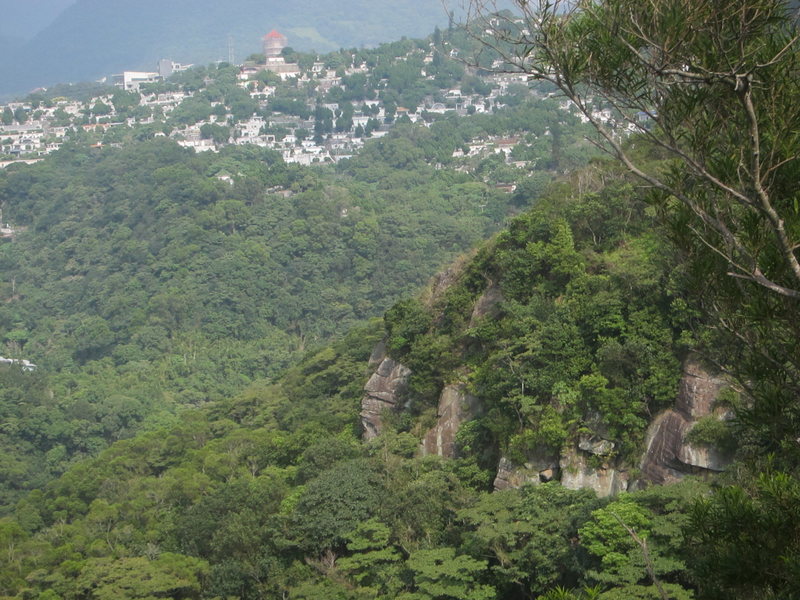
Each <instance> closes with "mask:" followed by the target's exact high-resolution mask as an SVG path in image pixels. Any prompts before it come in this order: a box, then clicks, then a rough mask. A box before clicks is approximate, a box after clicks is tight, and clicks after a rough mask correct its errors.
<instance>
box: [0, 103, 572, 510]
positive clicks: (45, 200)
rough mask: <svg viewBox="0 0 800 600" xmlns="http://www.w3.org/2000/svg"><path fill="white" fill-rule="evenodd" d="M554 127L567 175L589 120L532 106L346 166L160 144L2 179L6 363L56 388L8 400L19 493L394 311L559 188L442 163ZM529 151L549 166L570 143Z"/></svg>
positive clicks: (405, 136)
mask: <svg viewBox="0 0 800 600" xmlns="http://www.w3.org/2000/svg"><path fill="white" fill-rule="evenodd" d="M554 123H556V124H557V123H562V124H560V125H558V126H559V127H560V128H562V129H563V130H564V135H563V136H562V138H563V139H562V146H563V154H564V156H565V160H566V159H567V158H569V157H571V158H569V160H571V161H573V162H580V161H581V160H585V157H586V156H587V152H586V149H585V143H584V142H582V141H581V137H580V135H581V131H584V129H583V128H582V126H581V125H580V123H579V122H578V121H577V119H575V118H574V117H572V116H570V115H569V114H566V113H564V112H563V111H560V110H558V109H557V108H556V106H555V105H554V104H549V105H548V104H547V103H541V102H539V103H536V104H534V103H533V102H528V103H524V104H522V105H520V106H518V107H516V108H514V109H511V110H510V112H507V113H504V112H501V113H498V114H497V115H482V116H481V115H476V116H474V117H470V118H466V119H462V120H458V119H452V120H447V121H443V122H441V123H437V124H435V126H434V127H432V128H430V129H427V128H424V127H421V126H411V125H409V126H406V127H400V128H398V129H397V131H396V132H395V133H393V134H392V135H390V136H389V137H386V138H383V139H381V140H376V141H374V142H372V143H370V144H368V145H367V148H366V149H365V151H364V152H363V154H362V155H360V156H358V157H357V158H354V159H352V160H351V161H349V162H346V163H340V165H339V166H338V167H336V168H335V169H334V168H333V167H327V168H323V167H320V168H312V169H309V168H303V167H298V166H296V165H295V166H287V165H285V164H284V163H283V161H282V160H281V159H280V157H279V156H277V155H276V154H275V153H273V152H270V151H268V150H264V149H258V148H253V147H249V148H248V147H245V148H233V147H231V148H226V149H224V150H223V151H222V152H220V153H218V154H217V153H206V154H197V155H196V154H194V153H193V152H192V151H190V150H185V149H182V148H180V147H179V146H177V145H176V144H175V143H174V142H171V141H168V140H165V139H163V138H161V139H159V138H156V139H154V140H151V141H145V142H137V141H135V140H130V142H129V143H128V144H127V145H124V146H123V147H121V148H108V147H103V148H91V147H89V145H88V143H87V142H77V143H75V144H73V145H71V146H69V147H65V148H64V149H62V150H61V151H60V152H59V153H57V154H56V155H54V156H53V157H51V158H50V159H48V160H47V161H45V162H43V163H40V164H37V165H33V166H26V165H23V166H22V167H21V168H17V167H15V168H14V169H9V170H8V171H3V172H0V207H2V210H3V215H4V218H5V219H6V221H11V222H14V223H15V224H16V226H17V227H19V228H21V229H23V230H22V231H21V232H19V233H18V234H17V235H16V236H15V238H14V239H13V241H6V242H5V243H4V244H3V245H2V246H0V262H1V263H2V273H3V275H2V283H0V295H2V298H3V303H2V305H0V336H2V341H3V343H4V344H5V348H4V355H6V356H10V357H13V358H25V359H27V360H31V361H32V362H34V363H35V364H37V365H39V371H37V373H36V374H35V378H37V380H38V383H36V384H35V385H33V386H32V387H31V389H25V386H23V387H22V388H19V387H18V385H20V384H18V383H14V384H13V385H12V384H10V383H9V386H10V387H11V388H13V389H14V390H15V391H13V392H12V391H8V392H7V393H6V398H5V399H4V402H3V406H4V411H5V417H4V418H5V419H6V422H7V425H6V427H5V428H4V430H3V434H2V437H3V447H4V448H5V450H6V456H7V462H6V463H5V465H4V467H3V472H4V480H5V481H4V484H3V488H4V489H3V493H4V494H8V493H12V497H13V492H12V490H18V489H26V488H29V487H31V486H36V485H41V484H43V483H44V482H45V481H46V480H47V479H48V478H49V477H51V476H52V474H54V473H58V472H59V471H60V470H61V469H63V467H64V466H65V465H66V464H67V463H68V462H69V461H70V460H73V459H77V458H79V457H83V456H86V455H91V454H94V453H96V452H97V451H98V450H100V449H101V448H102V447H104V446H105V445H106V444H107V443H109V442H111V441H114V440H116V439H120V438H123V437H128V436H130V435H131V434H132V433H133V432H134V431H135V430H136V429H137V428H138V427H139V425H140V424H141V423H142V422H143V421H147V423H146V425H147V426H151V425H153V424H157V423H158V422H159V420H160V419H164V418H170V417H169V415H173V416H174V413H175V411H176V410H177V409H178V408H179V407H181V406H187V405H188V406H190V405H197V404H202V403H205V402H208V401H213V400H221V399H224V398H226V397H229V396H230V395H232V394H234V393H236V392H237V391H238V390H241V389H242V388H243V387H244V386H245V385H247V384H248V383H249V382H250V381H252V380H253V379H256V378H261V377H267V376H273V375H276V374H277V373H279V372H280V371H281V370H282V369H284V368H285V367H286V366H287V365H288V364H290V363H291V362H292V361H293V360H294V359H296V357H297V356H298V354H299V353H301V352H302V351H303V349H304V348H307V347H314V346H317V345H319V344H320V343H322V341H323V340H327V339H329V338H330V337H331V336H332V335H335V334H342V333H344V332H346V331H347V330H348V329H349V328H350V327H352V326H353V325H355V324H357V323H359V322H363V321H364V320H365V319H367V318H369V317H372V316H376V315H380V314H381V313H382V312H383V311H385V310H386V309H387V308H388V307H389V306H390V305H391V303H392V302H394V301H395V300H397V299H398V298H401V297H403V296H404V295H407V294H410V293H412V292H414V291H415V290H416V289H418V287H419V286H421V285H422V284H423V283H424V282H425V281H426V280H427V279H428V278H429V277H430V276H431V274H433V273H434V272H435V271H436V270H437V269H439V268H440V267H441V266H442V265H444V264H445V263H446V262H447V261H449V260H451V259H452V258H453V257H454V256H456V255H457V254H459V253H462V252H465V251H467V250H469V249H470V248H472V247H473V246H474V245H475V244H476V243H477V242H478V241H480V240H481V239H483V238H485V237H486V236H487V235H489V234H490V233H491V232H492V231H494V230H496V229H497V228H498V227H499V226H500V225H501V224H502V222H503V220H504V219H505V218H506V216H507V215H509V214H511V213H513V212H515V211H518V210H519V207H520V206H524V205H525V204H527V203H528V202H530V201H531V200H532V199H533V198H534V197H535V194H536V193H537V192H536V190H537V189H540V188H541V186H542V185H543V182H546V181H547V179H548V178H549V177H551V176H552V171H549V170H548V169H549V168H550V167H551V166H552V165H550V164H549V161H546V160H542V164H541V166H540V168H539V170H538V171H537V172H536V173H537V177H532V178H530V181H531V182H532V183H535V185H533V186H528V187H527V188H525V187H524V186H523V187H521V189H520V191H519V192H518V193H515V194H510V193H507V192H504V191H500V190H498V189H496V188H495V186H494V183H495V182H496V181H498V179H499V180H505V179H507V178H509V177H512V178H513V177H516V176H517V175H516V173H515V172H516V171H519V172H520V173H521V172H522V171H521V170H517V169H514V168H512V167H508V166H507V165H506V164H505V162H504V161H503V160H499V161H497V160H494V159H493V158H487V159H483V160H482V162H480V163H479V164H476V165H475V169H476V173H475V174H470V173H460V172H455V171H454V170H451V169H441V168H439V169H437V168H435V167H434V166H431V165H433V164H435V163H437V162H445V163H447V162H449V161H451V160H452V158H451V157H452V154H453V151H454V150H455V149H456V148H458V147H460V146H461V145H463V144H465V143H467V142H468V141H469V140H470V139H472V137H473V136H478V135H486V134H487V133H491V134H497V133H502V132H512V131H518V130H530V131H533V130H535V129H537V128H538V129H540V130H541V129H542V128H546V127H548V126H551V125H550V124H554ZM581 148H583V149H581ZM527 152H528V153H529V154H530V156H529V158H532V159H533V160H534V161H536V160H538V158H537V157H541V158H543V159H546V158H547V157H549V156H550V152H551V144H550V143H548V142H547V141H544V143H537V144H531V145H530V146H529V147H528V148H527ZM476 160H477V159H476ZM509 172H510V174H509ZM220 173H226V174H229V176H232V177H233V183H232V184H230V183H227V182H225V181H221V180H219V179H218V178H217V177H216V176H217V175H218V174H220ZM537 182H538V183H537ZM45 389H46V390H47V391H46V392H45V391H44V390H45ZM20 397H26V398H28V401H26V402H24V403H22V404H19V403H18V398H20ZM7 498H8V497H7ZM6 502H8V499H6Z"/></svg>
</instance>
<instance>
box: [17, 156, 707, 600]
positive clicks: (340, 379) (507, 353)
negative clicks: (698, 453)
mask: <svg viewBox="0 0 800 600" xmlns="http://www.w3.org/2000/svg"><path fill="white" fill-rule="evenodd" d="M595 174H596V175H597V179H596V180H595V181H594V183H593V186H592V187H593V189H592V193H590V194H587V195H585V196H582V197H578V196H576V195H575V194H574V193H573V192H572V191H571V189H572V188H571V186H570V185H569V184H568V183H567V182H564V183H561V184H558V185H555V186H554V187H552V188H551V189H550V191H549V192H548V193H547V194H546V195H545V196H544V197H543V198H542V199H540V201H539V202H538V205H537V207H536V208H535V209H533V210H532V211H531V212H529V213H527V214H525V215H524V216H521V217H519V218H517V219H515V220H514V221H513V222H512V223H511V224H510V228H509V230H508V231H507V232H504V233H502V234H500V235H499V236H498V237H496V238H495V239H494V240H493V241H491V242H489V243H488V244H487V245H485V246H484V247H483V248H482V249H481V250H480V251H479V252H478V254H477V256H475V257H474V258H473V259H470V260H469V261H468V262H466V263H465V264H464V265H463V266H462V267H461V268H459V269H457V274H456V275H454V276H453V277H454V279H453V280H452V282H451V284H450V285H449V286H447V288H446V289H445V290H444V291H443V292H440V293H439V295H438V296H436V298H435V299H434V300H432V301H430V302H428V303H427V304H423V303H420V301H418V300H404V301H402V302H401V303H399V304H397V305H395V307H394V308H392V309H391V310H390V311H389V312H388V314H387V317H386V323H385V329H384V325H382V324H381V323H380V322H375V323H373V324H372V325H371V326H370V327H369V328H367V329H360V330H354V331H352V332H351V333H350V334H348V335H347V336H345V337H344V338H343V339H342V340H341V341H339V342H336V343H335V344H334V345H332V346H330V347H327V348H325V349H323V350H320V351H316V352H313V353H311V354H309V355H307V356H306V358H305V359H304V360H303V361H302V362H301V363H300V364H299V365H298V366H296V367H293V368H291V369H290V370H289V371H288V372H287V373H286V374H285V375H284V376H283V377H282V378H281V379H280V380H279V381H277V382H276V383H273V384H270V383H268V382H266V381H263V382H257V383H254V384H252V385H251V386H250V387H249V388H248V389H246V390H245V391H243V392H241V393H239V394H237V395H235V396H233V397H232V398H231V399H228V400H222V401H219V402H216V403H213V405H210V406H208V407H207V408H205V409H203V410H201V411H190V412H184V413H183V414H182V423H180V424H177V425H173V426H170V427H168V428H166V429H161V430H157V431H154V432H152V433H150V434H146V435H144V436H142V437H139V438H136V439H134V440H130V441H125V442H119V443H117V444H115V445H114V446H113V447H112V448H111V449H109V450H106V451H105V452H104V453H102V454H101V455H100V457H99V458H98V459H97V460H92V461H88V462H84V463H82V464H81V465H77V466H75V467H73V468H72V469H71V470H70V471H68V472H67V473H66V474H65V475H64V476H62V477H61V478H60V479H59V480H58V481H56V482H54V483H53V484H51V485H49V486H47V487H46V488H45V490H43V491H42V492H35V493H34V494H33V495H31V496H29V497H28V498H27V499H26V500H23V501H22V502H21V504H19V505H18V507H17V509H16V511H15V513H14V517H13V519H14V520H9V521H8V527H9V529H8V531H9V535H12V536H14V539H16V540H18V542H17V543H18V544H19V550H18V551H17V552H16V553H15V555H14V560H13V561H11V563H7V564H8V567H9V569H11V570H10V571H8V572H9V573H12V572H15V573H16V575H14V576H11V577H9V578H8V579H6V584H5V585H6V586H7V587H6V590H7V591H6V593H12V594H13V593H18V592H19V591H20V590H22V589H23V588H24V587H25V586H33V588H34V589H40V590H42V591H44V590H45V589H51V590H52V591H53V592H55V593H56V594H58V595H59V597H64V598H71V597H84V596H87V597H98V598H102V597H112V596H113V597H144V596H145V595H151V596H160V595H167V596H170V597H201V596H202V597H206V596H207V597H213V596H234V597H241V598H259V597H280V595H281V594H289V595H290V596H291V597H295V598H361V597H373V596H375V595H376V594H377V595H378V596H381V597H398V598H399V597H408V598H437V597H452V598H493V597H503V598H526V597H529V596H530V595H537V594H541V593H545V592H546V591H547V590H548V589H549V588H551V587H553V586H555V585H564V586H580V585H589V586H592V585H595V584H598V585H600V586H601V587H602V588H603V589H605V588H606V587H608V586H611V588H612V589H617V590H626V592H625V593H637V592H636V590H640V589H641V590H643V591H646V590H647V585H648V583H647V576H646V573H645V570H644V567H643V565H642V563H641V557H640V556H639V555H638V552H637V547H636V545H635V544H632V543H630V540H628V539H627V538H626V537H625V536H624V535H622V536H619V535H617V534H616V533H615V532H614V531H613V519H612V518H611V517H610V515H612V514H621V515H622V516H623V518H624V519H625V520H626V522H628V523H630V524H632V525H634V524H635V526H636V527H637V528H638V529H639V530H640V531H645V530H647V531H652V532H653V533H652V536H651V537H650V544H651V552H652V553H653V556H654V557H655V560H656V565H657V569H658V574H659V576H660V577H662V579H663V580H664V581H665V582H666V583H665V585H667V588H668V589H669V590H670V591H671V592H672V591H674V593H676V594H677V595H678V596H677V597H689V595H688V594H689V592H688V591H686V589H690V588H691V587H692V586H693V584H692V580H691V574H690V572H689V571H688V567H687V563H685V562H684V561H685V559H686V556H685V555H684V552H685V551H684V550H683V549H681V544H682V540H683V535H684V534H683V533H682V532H681V529H680V523H681V522H685V521H687V520H688V519H689V516H688V514H687V513H686V511H687V507H688V505H689V503H690V502H691V500H692V498H695V497H697V495H698V494H700V493H702V490H703V489H704V487H703V485H701V484H699V483H687V484H685V485H681V486H677V487H674V488H669V489H665V490H655V491H648V492H642V493H638V494H633V495H631V496H630V497H629V498H626V499H623V500H617V501H610V500H608V499H606V500H597V499H595V498H594V494H593V493H591V492H589V491H569V490H566V489H563V488H561V487H560V486H559V484H558V483H555V482H554V483H552V484H546V485H543V486H542V487H538V488H529V489H527V490H526V491H522V492H520V491H518V490H509V491H506V492H502V493H490V492H489V489H490V487H491V479H492V477H493V475H494V469H495V468H496V460H497V456H498V454H499V453H500V452H504V453H509V452H510V453H511V454H515V455H521V454H524V453H525V452H526V451H528V450H529V449H530V448H531V447H533V446H536V445H545V446H553V447H558V446H560V445H562V444H563V443H564V442H565V440H566V439H567V438H569V437H572V436H574V435H576V434H577V432H578V431H579V430H580V429H582V428H583V427H585V425H586V424H585V423H584V422H582V418H583V416H584V415H585V414H586V411H587V410H590V411H591V410H596V411H598V412H599V414H600V415H601V416H602V418H603V419H604V420H605V421H606V422H607V424H608V426H609V427H610V428H611V429H612V432H613V433H612V435H614V436H616V437H615V438H614V439H618V440H619V441H620V443H621V446H620V452H621V453H623V454H628V455H632V454H634V453H635V452H636V451H638V450H640V448H641V441H642V437H641V436H642V431H643V428H644V426H645V425H646V422H647V415H648V413H651V412H654V411H657V410H659V409H660V408H663V407H665V406H666V405H668V404H669V403H670V402H671V400H672V399H673V398H674V395H675V393H676V387H677V376H678V364H679V360H680V358H681V356H682V352H683V350H682V348H684V346H682V345H681V343H680V342H679V337H680V335H681V332H682V331H684V327H683V326H684V325H685V324H686V323H687V322H688V320H690V319H689V317H688V316H687V315H686V314H685V312H684V311H681V310H680V309H679V308H678V307H679V306H680V302H679V300H680V297H681V290H680V286H679V284H678V283H677V281H678V280H679V279H680V278H679V277H678V278H677V279H675V276H674V275H673V274H671V267H670V261H669V260H668V258H669V252H668V251H667V250H666V246H665V245H664V241H663V240H662V239H661V238H660V237H659V234H658V233H657V231H656V230H655V229H654V228H655V222H654V218H653V216H652V214H650V215H648V213H647V211H646V210H645V205H644V204H643V203H642V202H641V201H640V200H639V199H638V198H637V197H636V194H635V193H634V192H633V190H632V189H631V188H630V186H628V185H627V184H626V183H625V182H624V181H620V182H619V183H615V184H613V185H611V186H609V187H604V186H602V185H601V184H600V183H599V182H600V180H602V179H603V178H604V177H605V176H611V171H609V168H608V167H607V166H606V167H602V168H600V169H599V170H595ZM615 177H619V174H617V175H615ZM670 279H672V280H674V281H676V283H675V284H672V285H669V286H666V287H667V288H668V289H670V290H671V291H668V292H666V293H665V292H664V291H663V290H664V287H665V281H668V280H670ZM487 282H494V283H496V284H497V285H499V286H500V288H501V289H502V294H503V296H504V298H505V299H504V300H503V302H502V304H501V305H500V308H499V310H500V312H499V313H496V314H495V315H494V316H493V317H492V318H488V319H485V320H483V321H480V322H478V323H473V324H469V319H470V313H471V312H472V310H473V305H474V303H475V301H476V299H477V297H478V295H480V292H481V290H483V289H485V288H486V286H487ZM426 307H427V308H426ZM384 336H388V338H387V339H388V345H389V348H390V352H391V353H392V354H393V355H394V356H396V357H397V358H398V359H401V360H404V361H407V363H408V364H409V365H410V366H411V367H412V368H413V369H414V371H415V374H414V377H413V378H412V386H411V392H410V393H411V397H410V406H409V409H408V410H407V411H405V412H404V413H403V414H402V415H398V417H399V418H398V419H395V420H394V421H393V422H392V423H391V424H387V427H386V429H385V430H384V432H383V433H382V435H381V436H379V437H378V438H376V439H374V440H372V441H371V442H370V443H369V444H366V445H364V444H362V443H361V442H360V441H359V437H360V426H359V421H358V412H359V409H360V400H361V395H362V388H363V386H364V383H365V381H366V378H367V376H368V374H369V371H368V367H367V359H368V357H369V355H370V352H371V350H372V348H373V347H374V346H375V344H376V343H377V342H378V341H380V340H381V338H382V337H384ZM509 365H510V368H509ZM467 372H473V373H474V377H473V379H472V383H471V385H472V386H473V389H474V391H475V393H476V394H477V395H478V396H479V397H480V399H481V402H482V403H484V404H485V407H486V412H485V415H486V416H485V417H484V418H483V419H479V420H478V421H474V422H472V426H471V427H469V428H466V429H465V430H464V431H463V432H462V433H461V434H460V435H459V438H458V445H459V448H460V456H461V458H459V459H457V460H442V459H441V458H439V457H436V456H428V457H419V456H418V455H417V448H418V445H419V439H418V436H419V433H420V431H423V430H424V428H425V427H426V425H425V423H426V422H427V419H428V418H429V416H430V415H429V414H428V415H427V416H426V413H427V412H428V409H427V408H426V406H430V400H431V399H433V398H435V396H436V395H437V392H438V390H439V389H441V386H442V385H443V382H444V381H452V380H453V378H454V377H458V376H459V374H461V376H463V375H464V374H465V373H467ZM31 376H32V377H34V376H35V375H31ZM509 378H510V379H509ZM520 380H522V381H525V382H527V387H526V388H525V389H524V390H523V392H522V394H520V392H519V381H520ZM553 389H555V390H557V391H558V398H557V401H558V402H560V403H561V404H557V403H554V402H555V399H552V400H551V399H549V395H550V390H553ZM515 390H516V391H515ZM537 398H539V399H541V400H542V402H537ZM633 398H643V399H646V400H645V401H644V402H641V401H632V399H633ZM545 399H547V400H546V401H545ZM542 410H544V413H542V412H541V411H542ZM537 413H540V414H539V418H537V417H536V416H535V415H536V414H537ZM517 414H520V415H521V416H522V417H524V421H523V422H521V423H520V424H521V426H515V425H514V423H516V422H517V416H516V415H517ZM579 531H580V536H581V543H580V544H578V545H574V544H572V543H570V541H569V540H570V539H571V538H573V537H575V536H576V535H578V532H579ZM34 540H39V541H36V542H34ZM44 540H48V541H47V542H46V543H44V545H41V544H42V543H43V542H44ZM611 550H613V552H615V553H616V556H618V558H617V559H616V560H615V562H614V563H613V564H611V563H609V562H608V561H607V560H606V559H605V558H604V557H605V555H606V553H607V552H608V551H611ZM48 557H49V558H48ZM65 561H66V562H65ZM34 565H37V566H36V569H38V570H37V571H35V572H34V570H33V569H34ZM14 570H16V571H14ZM142 577H146V578H147V579H148V580H149V581H150V583H149V584H148V586H151V587H148V588H137V589H136V590H129V591H123V590H125V589H126V587H127V586H128V585H130V584H129V583H126V582H133V581H138V580H140V579H141V578H142ZM23 580H26V581H27V583H25V584H23V583H22V581H23ZM641 586H644V587H641ZM684 588H685V589H684ZM440 590H447V591H445V592H442V591H440ZM442 594H444V596H443V595H442ZM608 597H612V596H608Z"/></svg>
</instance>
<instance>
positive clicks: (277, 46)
mask: <svg viewBox="0 0 800 600" xmlns="http://www.w3.org/2000/svg"><path fill="white" fill-rule="evenodd" d="M262 40H263V42H264V56H266V57H267V59H269V58H275V57H278V56H280V55H281V50H283V49H284V48H286V46H288V45H289V40H288V39H286V36H285V35H283V34H281V33H278V32H277V31H275V30H274V29H273V30H272V31H270V32H269V33H268V34H267V35H265V36H264V37H263V38H262Z"/></svg>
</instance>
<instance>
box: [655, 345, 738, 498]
mask: <svg viewBox="0 0 800 600" xmlns="http://www.w3.org/2000/svg"><path fill="white" fill-rule="evenodd" d="M724 386H725V380H723V379H722V378H720V377H717V376H715V375H713V374H711V373H710V372H709V371H708V370H706V369H705V368H704V367H703V366H702V365H701V364H700V362H699V361H697V360H696V359H689V360H687V361H686V363H685V364H684V369H683V377H682V378H681V383H680V389H679V391H678V398H677V401H676V402H675V407H674V408H672V409H670V410H667V411H665V412H663V413H661V414H660V415H658V416H657V417H656V418H655V419H654V420H653V422H652V423H651V425H650V427H649V429H648V431H647V438H646V446H645V447H646V450H645V453H644V456H643V457H642V461H641V464H640V468H641V473H642V478H643V479H644V480H645V481H647V482H650V483H657V484H658V483H670V482H673V481H677V480H679V479H681V478H683V477H685V476H686V475H687V474H698V473H703V472H714V471H721V470H723V469H724V468H725V467H726V466H727V465H728V464H729V462H730V459H729V458H728V457H726V456H725V455H724V454H723V453H721V452H719V451H718V450H716V449H714V448H706V447H697V446H692V445H691V444H689V443H688V442H687V441H686V435H687V434H688V433H689V431H690V430H691V429H692V427H694V425H695V424H696V423H697V421H698V420H699V419H701V418H703V417H707V416H711V415H714V416H715V417H716V418H720V419H722V418H725V416H726V414H725V411H724V410H720V409H715V408H714V401H715V400H716V399H717V396H718V395H719V392H720V390H721V389H722V388H723V387H724Z"/></svg>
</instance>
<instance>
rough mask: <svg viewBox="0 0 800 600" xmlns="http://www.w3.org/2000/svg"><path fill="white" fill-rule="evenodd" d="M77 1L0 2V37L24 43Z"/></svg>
mask: <svg viewBox="0 0 800 600" xmlns="http://www.w3.org/2000/svg"><path fill="white" fill-rule="evenodd" d="M76 1H77V0H0V15H1V16H2V18H0V37H4V38H11V39H14V40H20V41H24V40H27V39H29V38H31V37H33V36H34V35H36V34H37V33H38V32H39V31H41V30H42V29H44V28H45V27H47V26H48V25H49V24H50V23H52V22H53V21H54V20H55V19H56V17H58V15H59V14H61V12H62V11H63V10H64V9H65V8H67V7H68V6H69V5H71V4H75V2H76Z"/></svg>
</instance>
